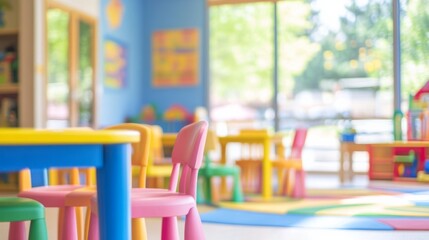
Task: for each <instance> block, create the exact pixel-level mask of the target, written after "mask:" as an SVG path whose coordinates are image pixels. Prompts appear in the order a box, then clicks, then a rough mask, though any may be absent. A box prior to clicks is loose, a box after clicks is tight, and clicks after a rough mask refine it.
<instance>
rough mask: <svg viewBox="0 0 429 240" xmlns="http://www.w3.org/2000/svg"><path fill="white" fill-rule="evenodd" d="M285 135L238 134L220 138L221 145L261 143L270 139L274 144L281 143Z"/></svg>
mask: <svg viewBox="0 0 429 240" xmlns="http://www.w3.org/2000/svg"><path fill="white" fill-rule="evenodd" d="M284 136H285V134H282V133H276V134H261V133H250V134H237V135H227V136H222V137H219V142H220V143H226V142H246V143H252V142H261V141H263V140H266V139H270V140H272V141H274V142H277V141H281V140H282V139H283V137H284Z"/></svg>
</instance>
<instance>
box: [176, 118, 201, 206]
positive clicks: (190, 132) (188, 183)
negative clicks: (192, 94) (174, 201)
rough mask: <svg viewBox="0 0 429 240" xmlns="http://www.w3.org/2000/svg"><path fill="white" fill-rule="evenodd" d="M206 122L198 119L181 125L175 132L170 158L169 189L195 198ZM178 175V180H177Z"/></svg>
mask: <svg viewBox="0 0 429 240" xmlns="http://www.w3.org/2000/svg"><path fill="white" fill-rule="evenodd" d="M207 129H208V123H207V122H206V121H199V122H196V123H191V124H189V125H187V126H185V127H183V128H182V129H181V130H180V131H179V133H178V134H177V138H176V142H175V144H174V147H173V153H172V155H171V160H172V162H173V170H172V173H171V177H170V186H169V189H170V190H171V191H176V189H177V184H179V189H178V191H179V192H181V193H185V194H189V195H191V196H193V197H194V198H195V194H196V188H197V179H198V170H199V168H200V167H201V162H202V159H203V155H204V146H205V143H206V138H207ZM179 175H180V180H179Z"/></svg>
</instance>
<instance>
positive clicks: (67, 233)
mask: <svg viewBox="0 0 429 240" xmlns="http://www.w3.org/2000/svg"><path fill="white" fill-rule="evenodd" d="M63 223H64V225H63V232H62V237H61V239H64V240H77V239H78V236H77V235H78V234H77V226H76V210H75V208H74V207H65V208H64V220H63Z"/></svg>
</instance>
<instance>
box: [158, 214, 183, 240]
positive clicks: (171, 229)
mask: <svg viewBox="0 0 429 240" xmlns="http://www.w3.org/2000/svg"><path fill="white" fill-rule="evenodd" d="M179 239H180V238H179V229H178V227H177V217H165V218H162V232H161V240H179Z"/></svg>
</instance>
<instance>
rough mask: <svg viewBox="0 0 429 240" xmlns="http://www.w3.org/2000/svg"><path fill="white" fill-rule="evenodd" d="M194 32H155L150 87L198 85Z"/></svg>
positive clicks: (197, 50)
mask: <svg viewBox="0 0 429 240" xmlns="http://www.w3.org/2000/svg"><path fill="white" fill-rule="evenodd" d="M198 64H199V33H198V30H197V29H190V28H189V29H178V30H164V31H156V32H154V33H153V34H152V68H153V69H152V85H153V86H154V87H176V86H194V85H197V84H198V82H199V79H198V78H199V76H198V67H199V66H198Z"/></svg>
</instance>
